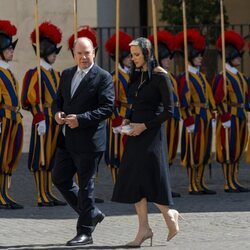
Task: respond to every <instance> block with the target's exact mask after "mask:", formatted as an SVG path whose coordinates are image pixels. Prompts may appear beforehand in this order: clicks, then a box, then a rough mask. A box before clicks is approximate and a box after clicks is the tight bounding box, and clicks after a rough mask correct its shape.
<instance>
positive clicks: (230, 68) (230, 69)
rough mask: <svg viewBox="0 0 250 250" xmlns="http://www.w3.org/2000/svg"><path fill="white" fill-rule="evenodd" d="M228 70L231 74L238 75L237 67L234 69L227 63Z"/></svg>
mask: <svg viewBox="0 0 250 250" xmlns="http://www.w3.org/2000/svg"><path fill="white" fill-rule="evenodd" d="M226 70H228V71H229V72H231V73H233V74H235V75H236V74H237V73H238V69H236V68H235V67H232V66H231V65H229V64H228V63H226Z"/></svg>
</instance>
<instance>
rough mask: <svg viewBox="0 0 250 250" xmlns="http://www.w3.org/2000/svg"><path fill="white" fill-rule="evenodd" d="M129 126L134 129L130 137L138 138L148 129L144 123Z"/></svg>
mask: <svg viewBox="0 0 250 250" xmlns="http://www.w3.org/2000/svg"><path fill="white" fill-rule="evenodd" d="M129 125H130V126H131V128H132V129H131V131H130V132H129V133H128V135H129V136H138V135H140V134H141V133H142V132H143V131H144V130H146V129H147V127H146V126H145V124H144V123H130V124H129Z"/></svg>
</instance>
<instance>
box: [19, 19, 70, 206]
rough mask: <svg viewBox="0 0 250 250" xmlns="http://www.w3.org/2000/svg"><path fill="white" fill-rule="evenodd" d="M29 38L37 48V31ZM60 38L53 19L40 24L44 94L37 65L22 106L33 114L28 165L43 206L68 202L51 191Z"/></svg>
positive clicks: (28, 75)
mask: <svg viewBox="0 0 250 250" xmlns="http://www.w3.org/2000/svg"><path fill="white" fill-rule="evenodd" d="M30 38H31V42H32V46H33V48H34V49H35V51H36V46H37V41H36V31H35V30H33V32H32V33H31V36H30ZM61 39H62V33H61V30H60V29H59V28H58V27H57V26H55V25H54V24H52V23H51V22H44V23H42V24H41V25H40V26H39V40H40V57H41V58H40V66H41V93H39V86H38V84H39V83H38V72H37V67H35V68H33V69H29V70H28V71H27V72H26V74H25V77H24V80H23V89H22V107H23V109H25V110H27V111H30V112H31V114H32V116H33V122H32V128H31V138H30V148H29V158H28V168H29V169H30V171H31V172H33V173H34V177H35V182H36V187H37V204H38V206H40V207H43V206H60V205H66V203H65V202H63V201H60V200H58V199H57V198H56V197H55V195H54V194H53V193H52V180H51V171H52V169H53V165H54V156H55V150H56V143H57V136H58V132H59V125H57V124H56V122H55V120H54V118H53V116H52V112H51V105H52V102H53V100H54V98H55V97H56V92H57V89H58V85H59V80H60V75H59V72H57V71H56V70H54V69H53V66H52V65H53V64H54V63H55V61H56V57H57V55H58V54H59V52H60V50H61V47H57V45H58V44H59V43H60V42H61ZM40 101H41V102H42V103H41V105H40ZM41 107H42V109H41ZM40 136H43V137H44V145H41V143H40ZM41 147H43V148H44V158H45V164H44V165H42V164H41V155H40V150H41Z"/></svg>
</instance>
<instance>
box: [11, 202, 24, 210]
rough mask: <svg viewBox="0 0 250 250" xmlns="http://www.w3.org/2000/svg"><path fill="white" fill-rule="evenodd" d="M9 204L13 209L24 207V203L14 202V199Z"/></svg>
mask: <svg viewBox="0 0 250 250" xmlns="http://www.w3.org/2000/svg"><path fill="white" fill-rule="evenodd" d="M9 206H10V208H11V209H23V205H21V204H18V203H16V202H13V201H12V202H10V203H9Z"/></svg>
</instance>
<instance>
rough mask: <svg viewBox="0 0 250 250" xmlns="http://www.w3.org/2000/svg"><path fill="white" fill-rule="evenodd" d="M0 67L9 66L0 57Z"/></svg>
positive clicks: (6, 67) (5, 67)
mask: <svg viewBox="0 0 250 250" xmlns="http://www.w3.org/2000/svg"><path fill="white" fill-rule="evenodd" d="M0 67H1V68H4V69H8V68H10V65H9V63H7V62H5V61H3V60H1V59H0Z"/></svg>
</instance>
